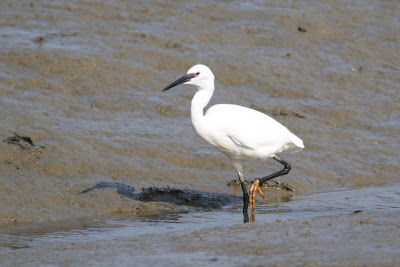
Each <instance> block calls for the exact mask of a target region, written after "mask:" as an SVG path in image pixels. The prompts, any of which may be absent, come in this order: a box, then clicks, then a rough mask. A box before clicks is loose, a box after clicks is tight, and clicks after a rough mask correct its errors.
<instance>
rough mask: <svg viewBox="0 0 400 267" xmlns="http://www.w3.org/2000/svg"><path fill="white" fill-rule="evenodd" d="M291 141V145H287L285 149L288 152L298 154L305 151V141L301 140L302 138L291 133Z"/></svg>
mask: <svg viewBox="0 0 400 267" xmlns="http://www.w3.org/2000/svg"><path fill="white" fill-rule="evenodd" d="M289 140H290V143H289V144H288V145H287V147H286V149H285V150H286V151H287V152H293V153H296V152H299V151H301V150H303V148H304V144H303V140H301V139H300V138H298V137H297V136H295V135H294V134H292V133H290V135H289Z"/></svg>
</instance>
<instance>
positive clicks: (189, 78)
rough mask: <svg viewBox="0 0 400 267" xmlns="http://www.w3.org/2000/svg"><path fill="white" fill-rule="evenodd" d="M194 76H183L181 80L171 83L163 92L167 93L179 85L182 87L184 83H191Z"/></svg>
mask: <svg viewBox="0 0 400 267" xmlns="http://www.w3.org/2000/svg"><path fill="white" fill-rule="evenodd" d="M193 77H194V76H193V75H190V74H185V75H183V76H182V77H181V78H179V79H178V80H176V81H175V82H173V83H171V84H170V85H168V86H167V87H165V88H164V89H163V90H162V91H163V92H164V91H167V90H168V89H170V88H172V87H175V86H177V85H180V84H182V83H185V82H187V81H190V80H191V79H192V78H193Z"/></svg>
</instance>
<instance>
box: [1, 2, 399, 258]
mask: <svg viewBox="0 0 400 267" xmlns="http://www.w3.org/2000/svg"><path fill="white" fill-rule="evenodd" d="M399 10H400V8H399V3H398V2H396V1H378V2H377V1H362V2H359V1H358V2H357V1H344V0H333V1H312V2H308V1H296V2H293V1H283V2H282V1H267V2H257V1H253V2H245V3H244V2H239V1H230V2H229V1H228V2H226V1H223V2H212V1H204V2H201V3H200V2H188V1H173V2H168V1H167V2H165V1H161V2H146V1H135V2H134V3H133V2H132V1H102V0H101V1H96V2H91V1H86V0H76V1H71V2H59V1H55V2H54V1H53V2H49V1H41V0H39V1H11V0H4V1H1V2H0V114H1V116H0V118H1V127H0V140H1V141H2V142H0V183H1V184H0V185H1V186H0V230H1V231H2V234H5V235H6V234H7V233H11V232H12V231H13V229H14V230H15V229H17V228H18V229H19V227H22V228H25V229H30V228H29V226H30V225H37V224H39V225H40V224H46V223H49V224H52V223H54V222H59V221H62V220H67V219H76V220H79V219H78V218H82V217H86V216H89V217H90V216H94V217H95V216H110V217H113V216H120V215H121V214H126V215H128V216H139V215H149V214H163V213H165V212H167V213H168V212H180V211H185V212H188V211H193V212H194V211H198V210H207V211H209V210H210V212H214V211H219V210H220V209H225V208H227V207H230V206H234V207H236V206H237V205H239V206H240V201H241V197H242V192H241V189H240V188H238V187H235V186H227V185H226V183H227V182H229V181H231V180H232V179H236V173H235V171H234V168H233V166H232V165H231V163H230V162H229V160H228V159H227V158H225V157H224V156H223V155H222V154H220V153H219V152H217V151H215V150H214V149H213V148H212V147H210V146H208V145H207V144H205V143H204V142H202V140H200V139H199V138H198V137H197V136H196V135H195V133H194V131H193V129H192V126H191V121H190V114H189V110H190V100H191V98H192V96H193V94H194V91H193V90H194V89H193V88H191V87H189V86H181V87H178V88H177V89H176V90H174V91H173V92H172V91H171V92H170V93H168V94H165V93H162V92H161V90H162V88H163V87H164V86H165V85H166V84H168V83H169V82H171V81H172V80H174V79H176V78H177V77H180V75H182V74H184V72H185V71H186V70H187V69H188V68H189V67H191V66H192V65H194V64H196V63H202V64H205V65H208V66H209V67H210V68H211V69H212V70H213V72H214V74H215V76H216V90H215V94H214V97H213V99H212V100H211V103H210V105H213V104H216V103H233V104H238V105H242V106H246V107H251V108H254V109H257V110H259V111H261V112H264V113H266V114H268V115H270V116H272V117H274V118H275V119H277V120H278V121H280V122H281V123H282V124H284V125H285V126H287V127H288V128H289V129H290V130H291V131H293V132H294V133H295V134H296V135H297V136H299V137H300V138H301V139H302V140H303V141H304V144H305V147H306V149H305V150H303V151H302V152H301V153H299V154H295V155H285V154H283V155H281V156H282V158H284V159H285V160H287V161H288V162H290V164H291V165H292V170H291V172H290V173H289V174H288V175H286V176H284V177H282V178H281V179H279V181H280V183H281V184H288V185H290V187H292V188H294V189H295V190H296V191H288V190H278V189H276V188H264V189H263V190H264V193H265V194H266V196H267V197H266V199H265V200H263V199H261V198H258V199H257V203H256V207H257V205H258V206H262V205H277V204H278V203H280V204H282V203H292V200H293V199H295V198H296V197H300V196H313V195H317V194H318V192H321V191H326V190H338V191H337V194H338V197H340V198H339V200H341V199H342V198H343V199H345V198H346V195H342V194H343V193H341V192H342V191H340V190H342V189H352V190H364V189H366V188H367V189H369V188H373V189H374V188H376V189H377V190H378V189H380V188H382V187H386V186H393V188H397V186H398V184H399V183H400V179H399V173H400V165H399V158H400V143H399V142H398V141H399V136H400V116H399V114H400V104H399V103H400V97H399V89H400V76H399V71H400V67H399V62H400V58H399V57H400V54H399V52H398V51H399V43H400V41H399V38H400V37H399V31H398V29H399V28H400V21H399V18H400V13H399V12H400V11H399ZM3 140H4V141H3ZM279 168H281V166H279V164H277V163H275V162H273V161H266V162H245V163H244V177H245V179H247V180H248V181H251V180H252V179H254V178H255V177H264V176H265V175H268V174H270V173H273V172H275V171H277V170H279ZM268 187H269V186H268ZM89 188H92V189H91V190H88V191H87V192H86V193H82V194H79V193H81V192H82V191H84V190H86V189H89ZM141 188H145V190H144V191H140V190H141ZM134 189H136V191H135V190H134ZM138 189H140V190H138ZM397 196H398V195H396V194H393V197H392V198H386V197H385V195H384V194H383V195H382V199H384V200H386V201H387V202H388V203H390V202H391V201H394V200H396V197H397ZM337 200H338V199H336V201H337ZM324 201H325V199H315V198H311V197H310V200H309V201H308V202H306V203H305V205H304V206H303V209H304V210H306V209H307V207H309V206H312V207H314V208H315V209H317V210H318V209H322V208H321V206H320V205H321V204H322V203H324ZM355 202H357V201H355ZM341 203H342V202H341ZM342 204H343V205H350V206H351V205H353V206H351V207H352V210H353V211H356V210H359V207H357V206H354V205H355V204H354V203H347V202H343V203H342ZM362 210H363V212H362V213H360V214H354V215H351V216H360V219H357V220H354V217H351V216H350V215H349V216H347V215H346V216H344V215H343V216H342V215H338V214H335V215H331V216H330V215H329V214H328V215H327V217H315V218H314V217H313V218H310V219H307V221H310V223H311V224H310V225H308V224H303V222H304V221H305V219H302V218H293V220H294V221H288V222H287V225H288V227H289V228H290V227H293V229H294V230H290V231H289V232H288V234H289V236H287V235H286V231H287V230H286V229H289V228H286V226H285V227H284V226H283V225H284V224H283V223H269V222H265V221H264V222H263V221H260V219H257V214H256V216H255V221H256V223H255V224H253V225H251V224H248V225H241V224H240V226H232V225H231V226H230V228H226V229H225V228H224V227H222V226H219V227H216V228H213V229H205V230H204V232H205V233H209V234H208V235H209V237H207V238H209V239H207V238H206V237H202V235H201V233H198V235H199V236H201V237H202V238H203V239H200V238H197V237H196V236H195V237H194V239H196V238H197V239H199V240H200V243H196V242H195V241H194V240H189V239H190V238H189V237H191V235H193V233H186V232H179V231H177V233H174V234H165V235H163V236H160V237H158V236H156V235H150V236H147V237H146V238H145V240H144V241H143V239H141V238H139V237H135V238H133V239H130V240H128V241H126V240H125V241H123V240H122V241H120V242H121V243H118V242H119V241H118V240H112V241H110V242H111V243H107V242H103V243H102V241H98V242H97V241H96V242H95V243H93V244H92V243H90V242H89V243H86V244H84V245H82V246H81V247H79V248H74V247H73V245H67V244H65V245H63V246H61V247H59V248H54V249H55V251H56V252H57V253H55V254H54V255H62V256H61V257H62V258H63V259H64V260H65V262H68V257H71V255H81V256H77V257H73V258H74V259H71V258H69V262H70V263H71V264H74V263H78V264H82V265H83V264H84V263H83V262H84V259H86V256H87V255H85V251H86V253H89V251H91V249H93V248H94V247H96V246H100V247H101V250H104V251H105V250H106V247H109V245H110V244H111V245H113V246H115V247H116V248H118V249H121V253H122V252H123V251H127V249H128V248H129V249H130V251H132V249H134V250H136V251H137V252H138V254H140V252H141V251H143V250H144V247H145V246H148V247H150V248H151V249H149V251H152V253H155V254H156V253H158V255H160V257H161V258H162V259H164V260H165V261H166V262H167V263H172V262H173V261H174V259H176V258H174V255H175V256H176V255H177V254H176V253H175V254H174V253H171V250H173V249H176V250H177V251H179V252H180V253H183V254H184V255H186V256H188V257H189V256H190V257H191V255H192V256H195V260H194V262H196V259H197V260H198V262H199V263H201V264H204V265H212V264H215V265H217V264H221V263H224V262H226V263H230V264H232V265H245V264H246V263H247V262H248V263H249V264H256V265H263V263H262V253H265V252H264V251H265V250H271V251H275V252H276V257H275V256H274V255H273V254H267V256H268V257H269V258H270V259H271V264H273V263H277V264H278V263H279V259H278V258H279V257H281V259H282V262H283V265H285V264H286V265H292V264H295V260H294V259H298V258H299V255H300V256H304V257H305V258H306V259H308V260H307V261H301V263H302V264H313V263H317V264H318V263H324V264H325V263H328V264H329V263H333V264H335V263H337V258H335V259H334V256H335V255H336V256H337V257H339V258H341V259H343V261H342V262H339V264H342V263H343V264H344V265H346V264H349V265H351V264H358V263H365V264H368V260H371V261H370V262H371V264H375V263H376V264H378V263H379V262H378V261H379V260H382V261H381V262H382V263H383V264H393V263H395V264H396V263H397V261H398V259H397V258H396V261H395V260H392V261H390V260H391V259H392V258H393V257H392V254H391V250H384V249H382V250H379V249H378V250H379V251H380V252H381V254H380V255H376V254H374V253H372V252H371V250H372V248H373V247H375V248H386V247H394V248H396V244H394V242H393V240H394V238H395V234H394V235H393V237H392V238H391V237H390V236H389V235H387V232H385V229H386V231H388V232H390V231H391V230H393V229H394V227H395V225H396V223H395V221H394V218H398V216H397V215H398V214H397V213H396V212H395V211H393V212H392V211H390V212H389V211H385V212H382V213H380V211H379V210H376V209H375V210H373V211H370V212H368V208H365V207H364V208H363V209H362ZM330 211H332V210H330ZM238 212H239V215H240V216H241V214H240V209H238ZM303 212H304V211H303ZM299 214H303V213H302V212H299ZM299 216H301V215H299ZM314 220H315V221H314ZM237 221H238V222H241V221H242V218H239V219H238V220H237ZM328 221H332V222H328ZM360 221H364V222H367V223H363V224H360V223H357V222H360ZM334 222H337V223H334ZM368 222H371V223H368ZM258 224H261V225H262V226H263V227H265V228H268V229H269V228H271V229H272V230H271V231H269V230H268V231H261V233H262V234H261V235H262V236H264V237H265V238H266V239H267V238H268V236H269V237H270V238H268V239H269V240H271V242H272V241H274V240H281V242H280V244H279V245H278V244H274V247H276V250H274V249H273V248H272V247H271V246H268V245H266V244H264V243H257V242H255V241H254V240H256V239H257V238H258V236H257V234H256V233H259V229H257V227H258ZM328 224H332V227H331V226H329V225H328ZM327 225H328V226H327ZM341 225H342V226H341ZM363 227H365V228H363ZM373 227H377V229H378V230H377V232H376V235H375V236H374V238H372V233H373ZM385 227H386V228H385ZM310 228H314V229H313V230H315V233H313V232H311V230H312V229H310ZM307 229H309V231H310V232H307ZM332 229H334V230H335V231H332ZM349 229H353V230H354V232H352V231H351V230H349ZM297 230H298V231H297ZM364 230H366V231H367V233H369V234H367V235H365V236H364V237H363V236H362V235H363V231H364ZM296 231H297V232H296ZM236 232H237V233H238V236H235V233H236ZM246 232H248V233H249V235H246ZM225 233H226V234H227V235H226V234H225ZM327 233H329V234H331V233H336V234H332V235H331V236H330V237H329V238H327V239H325V240H324V236H326V234H327ZM394 233H395V232H394ZM309 234H310V236H308V235H309ZM205 236H206V235H205ZM210 236H215V238H219V240H220V241H218V242H219V243H218V246H217V249H216V250H215V252H210V251H209V250H207V246H210V244H211V243H210V242H211V240H213V239H211V237H210ZM349 236H350V237H351V238H352V239H351V240H355V241H354V242H355V243H351V242H350V243H346V242H345V239H346V237H349ZM228 237H229V238H231V239H229V238H228ZM279 237H283V238H281V239H279ZM7 238H8V237H7ZM169 238H178V240H180V241H179V242H177V243H176V244H171V243H168V242H166V243H165V244H166V245H165V246H161V247H158V248H157V246H154V247H152V246H151V244H153V245H154V244H159V243H160V244H162V242H165V241H166V240H167V239H169ZM179 238H180V239H179ZM213 238H214V237H213ZM227 238H228V239H227ZM235 238H236V240H238V239H244V240H245V241H246V243H247V244H251V248H252V249H251V250H246V249H245V247H244V246H245V245H244V244H242V243H241V244H240V245H238V246H236V245H237V243H236V241H235V242H234V241H233V239H235ZM315 238H317V241H315V244H316V245H315V246H314V245H313V244H314V243H313V241H312V240H313V239H315ZM396 238H397V237H396ZM397 239H398V238H397ZM397 239H396V240H397ZM140 240H142V241H140ZM207 240H208V241H207ZM290 240H294V241H293V242H294V243H293V244H292V243H291V242H290ZM377 240H379V241H377ZM214 241H215V240H214ZM125 242H126V243H125ZM132 242H133V243H134V244H133V245H130V246H128V245H127V243H132ZM141 242H143V243H141ZM186 242H188V244H189V245H188V246H185V243H186ZM224 242H225V243H224ZM357 242H358V243H357ZM374 242H375V243H374ZM302 243H304V244H307V246H304V247H303V248H301V247H300V244H302ZM367 243H368V244H370V247H368V248H366V247H364V246H366V245H365V244H367ZM196 244H198V246H197V245H196ZM271 244H272V243H271ZM167 245H169V246H167ZM358 245H360V246H361V250H360V251H361V252H357V251H356V250H355V249H353V248H355V247H357V246H358ZM21 246H23V244H22V245H21ZM103 246H104V247H103ZM177 246H179V247H177ZM257 247H258V248H257ZM278 247H279V248H281V250H280V251H277V249H278ZM321 247H322V248H325V249H326V251H329V252H331V253H330V255H332V257H331V256H326V257H325V256H319V255H320V254H318V251H320V249H321ZM229 248H232V251H231V252H230V249H229ZM307 248H309V249H310V250H309V251H308V250H307ZM346 248H347V250H346ZM29 249H32V250H29ZM124 249H126V250H124ZM77 250H79V252H77ZM195 250H198V251H199V254H196V255H194V254H193V253H194V252H193V251H195ZM13 251H14V252H15V253H10V254H8V252H7V253H5V254H2V255H1V257H2V262H7V260H9V262H10V263H21V264H26V265H28V264H29V262H26V261H24V260H23V259H22V258H26V257H28V256H32V257H34V258H36V259H38V261H37V262H40V263H46V258H47V257H48V256H49V255H48V254H45V252H43V251H40V248H36V247H32V248H25V247H15V249H14V250H13ZM18 251H21V253H22V254H18V253H19V252H18ZM118 251H119V250H115V251H114V252H115V254H116V255H117V254H118V253H119V252H118ZM241 251H242V252H241ZM243 251H246V253H243ZM255 251H256V252H255ZM284 251H287V255H282V253H283V252H284ZM53 252H54V250H53ZM247 252H249V253H247ZM74 253H75V254H74ZM169 253H170V254H169ZM128 254H131V253H128ZM224 255H225V256H224ZM226 255H230V256H231V257H228V256H226ZM235 255H239V256H238V257H235ZM248 255H252V256H254V258H253V257H252V256H248ZM323 255H327V254H323ZM25 256H26V257H25ZM240 256H243V259H246V261H245V262H244V261H242V260H240V259H239V257H240ZM264 256H265V255H264ZM372 256H376V260H373V259H372ZM41 257H42V258H41ZM364 257H365V258H364ZM3 259H4V261H3ZM53 259H54V258H53ZM110 259H113V257H110ZM128 259H131V258H128ZM351 259H353V260H351ZM96 260H98V258H96V256H93V262H96ZM33 261H34V260H33ZM137 261H138V263H144V261H145V259H144V258H140V257H139V258H138V259H137ZM155 261H156V259H155V258H151V259H150V260H149V263H151V262H155ZM49 262H50V260H49ZM121 262H122V263H124V261H123V259H121ZM53 263H54V261H53ZM185 263H188V261H186V259H184V260H183V261H182V265H185Z"/></svg>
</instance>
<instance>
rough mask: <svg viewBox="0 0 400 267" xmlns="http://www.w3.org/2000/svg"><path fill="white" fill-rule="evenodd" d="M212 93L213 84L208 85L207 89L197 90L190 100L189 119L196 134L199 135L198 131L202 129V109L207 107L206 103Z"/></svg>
mask: <svg viewBox="0 0 400 267" xmlns="http://www.w3.org/2000/svg"><path fill="white" fill-rule="evenodd" d="M213 92H214V83H212V84H209V85H208V86H207V89H202V88H199V89H198V91H197V92H196V94H195V95H194V97H193V99H192V107H191V117H192V124H193V127H194V129H195V131H196V133H197V134H199V135H200V132H199V131H200V130H201V128H203V126H204V125H203V121H204V108H205V107H206V106H207V104H208V102H210V99H211V97H212V95H213Z"/></svg>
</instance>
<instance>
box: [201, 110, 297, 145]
mask: <svg viewBox="0 0 400 267" xmlns="http://www.w3.org/2000/svg"><path fill="white" fill-rule="evenodd" d="M206 117H207V120H209V121H212V122H213V126H214V127H216V128H217V129H218V130H217V132H218V133H219V136H220V137H222V136H223V135H225V137H229V138H230V139H231V140H232V141H233V142H235V143H236V144H237V145H240V146H243V147H247V148H251V149H257V148H260V147H265V146H271V147H273V146H277V145H280V144H281V145H285V143H287V142H288V141H289V140H288V134H287V133H290V132H289V130H288V129H287V128H286V127H284V126H283V125H282V124H280V123H279V122H277V121H276V120H274V119H272V118H271V117H269V116H267V115H265V114H264V113H261V112H258V111H256V110H253V109H250V108H246V107H241V106H236V105H225V104H221V105H215V106H213V107H211V108H210V109H209V110H208V111H207V113H206Z"/></svg>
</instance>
